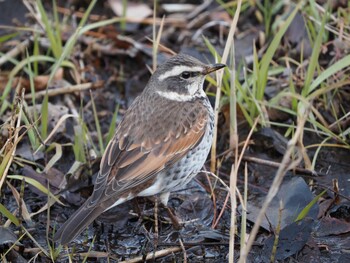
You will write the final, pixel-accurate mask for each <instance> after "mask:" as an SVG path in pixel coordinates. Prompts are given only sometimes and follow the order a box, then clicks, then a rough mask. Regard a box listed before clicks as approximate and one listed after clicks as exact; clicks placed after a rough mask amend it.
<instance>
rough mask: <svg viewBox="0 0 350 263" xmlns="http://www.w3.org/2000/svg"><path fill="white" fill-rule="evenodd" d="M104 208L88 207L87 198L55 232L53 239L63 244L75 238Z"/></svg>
mask: <svg viewBox="0 0 350 263" xmlns="http://www.w3.org/2000/svg"><path fill="white" fill-rule="evenodd" d="M103 211H104V208H103V207H101V206H99V205H97V206H93V207H90V206H89V200H87V201H86V202H85V203H84V204H83V206H82V207H80V208H79V209H78V210H77V211H76V212H75V213H74V214H73V215H72V216H71V217H70V218H69V219H68V220H67V221H66V222H65V223H64V224H63V225H62V226H61V228H60V229H59V230H58V231H57V232H56V234H55V236H54V238H53V239H54V241H59V242H60V243H61V244H62V245H65V244H67V243H69V242H70V241H72V240H73V239H75V238H76V237H77V236H78V235H79V234H80V233H81V232H82V231H83V230H84V229H85V228H86V227H87V226H88V225H90V224H91V223H92V222H93V221H94V220H95V219H96V218H97V217H98V216H99V215H100V214H101V213H103Z"/></svg>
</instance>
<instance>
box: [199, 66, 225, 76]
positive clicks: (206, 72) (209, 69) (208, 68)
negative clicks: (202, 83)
mask: <svg viewBox="0 0 350 263" xmlns="http://www.w3.org/2000/svg"><path fill="white" fill-rule="evenodd" d="M224 67H226V65H225V64H219V63H218V64H212V65H209V66H208V67H207V68H206V69H205V70H204V71H203V74H204V75H208V74H210V73H212V72H214V71H217V70H219V69H222V68H224Z"/></svg>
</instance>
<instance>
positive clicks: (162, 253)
mask: <svg viewBox="0 0 350 263" xmlns="http://www.w3.org/2000/svg"><path fill="white" fill-rule="evenodd" d="M181 250H182V248H181V247H170V248H166V249H162V250H159V251H157V252H156V253H153V252H150V253H148V254H147V256H146V260H152V259H153V258H160V257H164V256H167V255H170V254H172V253H176V252H179V251H181ZM144 260H145V258H144V257H143V256H139V257H136V258H133V259H129V260H125V261H120V262H119V263H137V262H143V261H144Z"/></svg>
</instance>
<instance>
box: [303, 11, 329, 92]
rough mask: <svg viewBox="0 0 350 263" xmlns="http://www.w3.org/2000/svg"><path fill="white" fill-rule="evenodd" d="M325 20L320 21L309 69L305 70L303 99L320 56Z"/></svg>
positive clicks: (308, 89)
mask: <svg viewBox="0 0 350 263" xmlns="http://www.w3.org/2000/svg"><path fill="white" fill-rule="evenodd" d="M326 19H327V16H326V15H325V16H324V17H323V19H322V24H321V28H320V31H319V32H318V35H317V38H316V40H315V42H314V44H313V49H312V54H311V58H310V64H309V67H308V68H307V73H306V78H305V82H304V88H303V90H302V92H301V94H302V95H303V97H306V96H307V95H309V93H310V84H311V81H312V79H313V77H314V73H315V69H316V67H317V65H318V57H319V55H320V50H321V45H322V38H323V33H324V28H325V23H326Z"/></svg>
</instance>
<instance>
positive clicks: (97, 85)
mask: <svg viewBox="0 0 350 263" xmlns="http://www.w3.org/2000/svg"><path fill="white" fill-rule="evenodd" d="M102 87H103V82H102V81H101V82H97V83H92V82H89V83H83V84H78V85H73V86H66V87H62V88H57V89H49V90H47V91H46V90H42V91H39V92H36V93H35V98H36V99H37V98H40V97H44V96H45V94H46V93H47V95H48V96H49V97H53V96H57V95H62V94H67V93H72V92H76V91H83V90H88V89H93V88H102ZM24 98H25V99H32V98H33V97H32V94H27V95H25V96H24Z"/></svg>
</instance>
